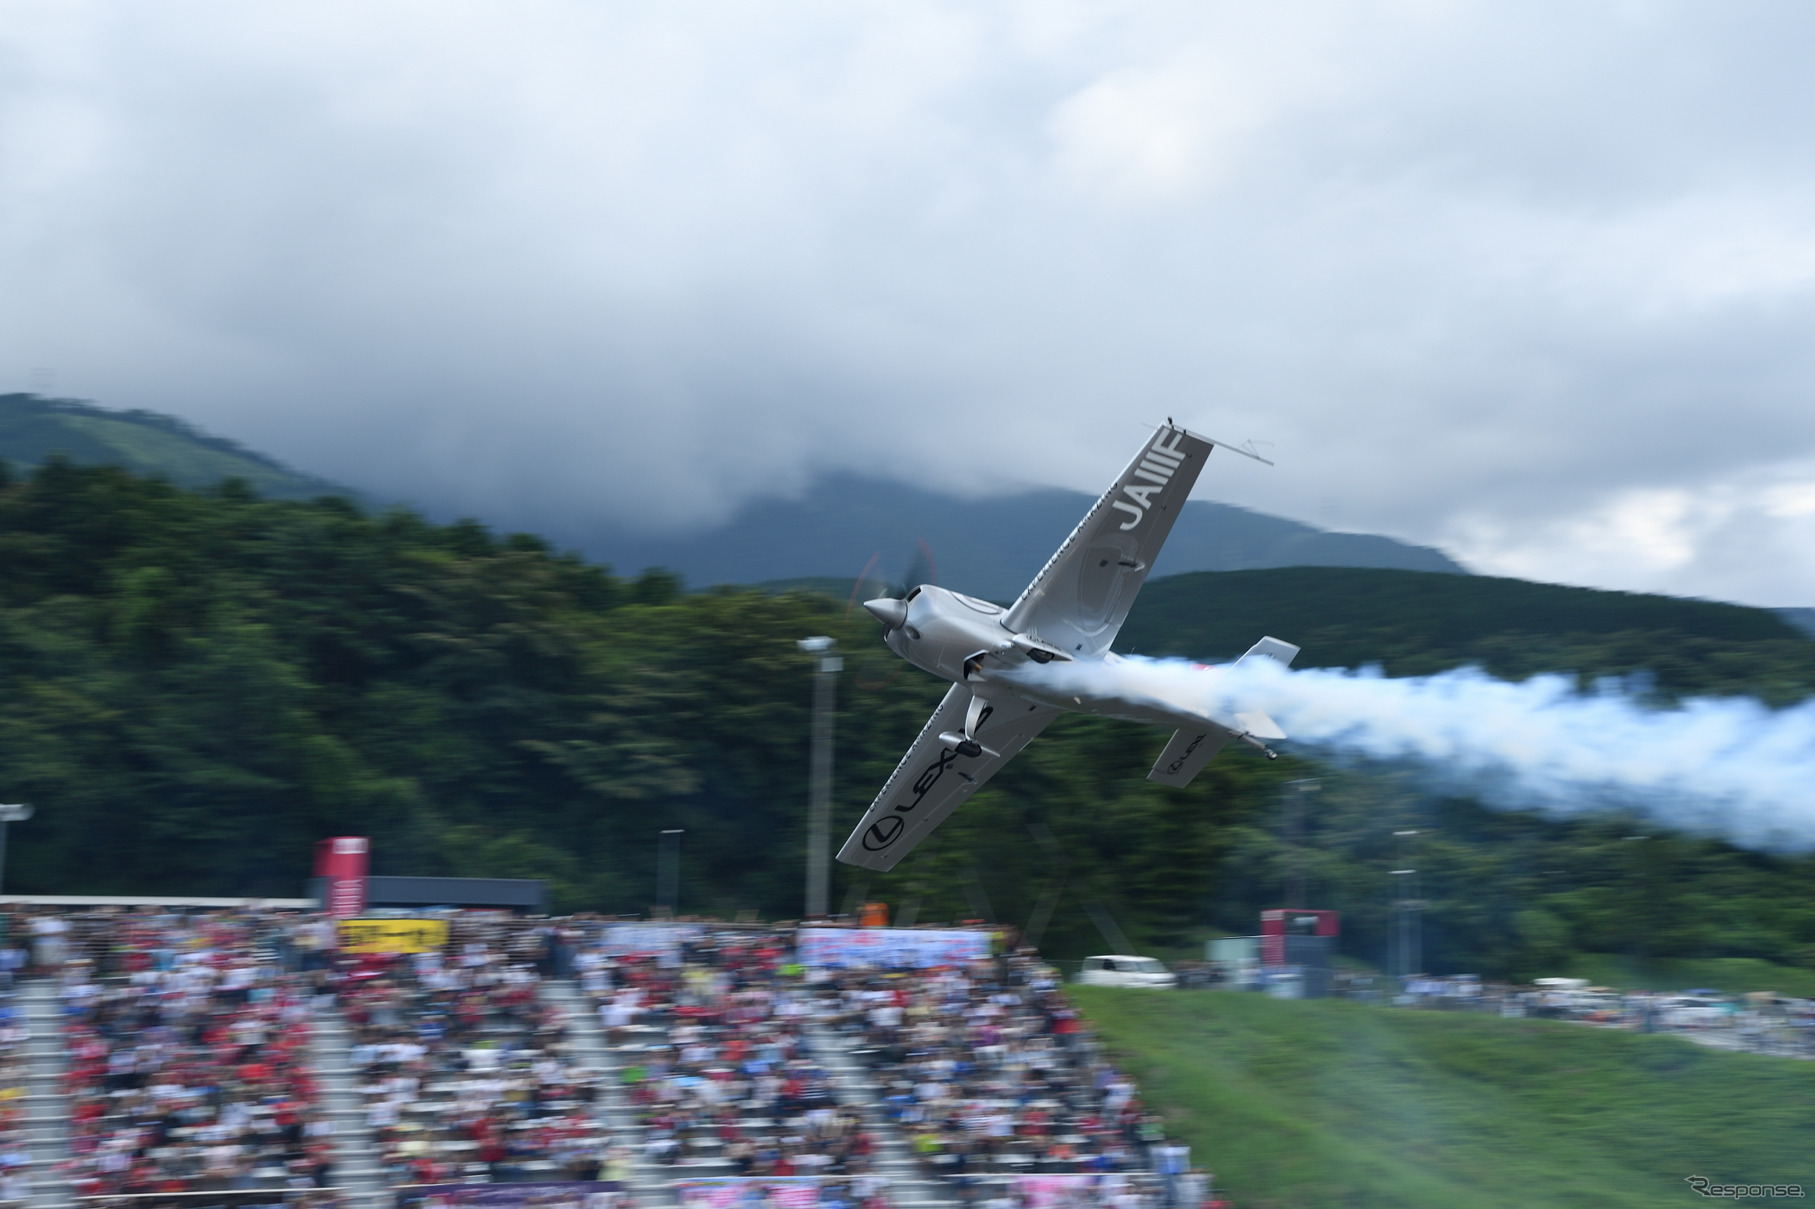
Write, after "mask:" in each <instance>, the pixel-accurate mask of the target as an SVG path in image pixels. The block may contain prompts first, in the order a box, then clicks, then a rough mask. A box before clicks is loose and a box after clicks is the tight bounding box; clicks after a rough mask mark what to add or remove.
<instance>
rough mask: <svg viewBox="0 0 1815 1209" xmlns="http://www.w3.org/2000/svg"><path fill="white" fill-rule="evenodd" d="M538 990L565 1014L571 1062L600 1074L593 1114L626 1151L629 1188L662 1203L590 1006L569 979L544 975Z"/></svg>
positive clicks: (618, 1072)
mask: <svg viewBox="0 0 1815 1209" xmlns="http://www.w3.org/2000/svg"><path fill="white" fill-rule="evenodd" d="M538 992H539V993H540V995H541V997H542V998H543V999H544V1000H545V1001H547V1002H549V1003H552V1004H554V1005H555V1006H557V1007H559V1008H560V1009H561V1010H562V1011H563V1012H565V1013H566V1015H567V1026H568V1029H569V1036H570V1038H571V1045H572V1055H573V1062H574V1065H576V1066H578V1067H580V1068H581V1069H583V1070H588V1071H596V1072H599V1073H600V1074H602V1075H604V1079H603V1080H602V1081H601V1088H600V1096H599V1099H598V1100H597V1101H596V1102H595V1103H594V1104H593V1115H594V1118H595V1119H597V1120H599V1121H601V1122H603V1123H604V1125H605V1126H606V1128H607V1129H609V1130H610V1131H611V1137H612V1143H613V1145H616V1146H622V1147H624V1148H625V1150H627V1151H628V1152H629V1154H630V1156H631V1158H630V1184H631V1188H632V1190H633V1191H634V1192H635V1193H636V1194H637V1197H638V1199H639V1200H641V1201H643V1202H645V1203H650V1202H652V1201H655V1200H657V1199H659V1200H661V1201H664V1202H665V1201H666V1200H667V1199H668V1198H667V1197H666V1196H661V1197H659V1198H658V1197H657V1196H656V1195H655V1193H656V1192H657V1190H658V1189H661V1188H663V1181H662V1180H661V1179H660V1178H658V1177H656V1176H655V1174H654V1173H653V1172H652V1170H651V1169H650V1167H649V1165H648V1164H647V1163H645V1162H644V1161H643V1127H642V1125H641V1124H639V1123H638V1122H637V1120H636V1115H635V1113H634V1112H632V1110H631V1107H630V1104H629V1103H628V1102H627V1100H626V1099H625V1096H624V1085H623V1082H622V1079H621V1069H620V1067H619V1065H618V1061H617V1058H616V1057H615V1056H614V1055H613V1054H612V1052H611V1047H610V1046H609V1045H607V1044H606V1041H605V1034H604V1032H603V1031H602V1030H601V1029H600V1028H599V1019H598V1017H597V1016H596V1015H595V1014H594V1013H593V1010H592V1005H591V1004H590V1003H588V1002H587V999H586V996H585V995H583V994H581V992H580V988H579V987H578V986H576V985H575V984H574V983H573V981H572V980H570V979H565V978H545V979H543V980H542V982H541V983H540V984H539V986H538Z"/></svg>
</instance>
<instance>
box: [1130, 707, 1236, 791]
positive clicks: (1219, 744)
mask: <svg viewBox="0 0 1815 1209" xmlns="http://www.w3.org/2000/svg"><path fill="white" fill-rule="evenodd" d="M1228 742H1229V732H1228V731H1226V730H1224V729H1223V728H1222V727H1220V726H1218V725H1216V724H1215V723H1214V722H1205V723H1202V724H1201V725H1197V724H1194V725H1191V726H1184V727H1180V728H1179V729H1178V730H1175V731H1173V732H1172V741H1171V742H1169V743H1167V744H1166V750H1165V751H1163V752H1161V753H1160V758H1159V759H1158V760H1155V761H1154V764H1153V771H1152V772H1150V773H1148V774H1147V779H1148V780H1149V781H1155V782H1157V783H1159V784H1161V785H1170V786H1172V787H1173V788H1174V789H1183V788H1184V787H1185V786H1187V785H1189V784H1191V778H1192V777H1195V776H1196V775H1197V774H1198V772H1199V771H1200V770H1201V769H1202V768H1203V767H1204V765H1206V764H1208V763H1209V762H1210V757H1211V756H1214V755H1215V754H1216V753H1217V752H1219V751H1221V750H1222V749H1223V747H1224V745H1226V744H1227V743H1228Z"/></svg>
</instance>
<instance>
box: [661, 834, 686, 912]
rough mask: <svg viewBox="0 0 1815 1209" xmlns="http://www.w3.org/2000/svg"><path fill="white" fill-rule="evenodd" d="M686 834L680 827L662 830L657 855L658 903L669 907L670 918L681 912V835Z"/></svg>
mask: <svg viewBox="0 0 1815 1209" xmlns="http://www.w3.org/2000/svg"><path fill="white" fill-rule="evenodd" d="M685 834H687V833H686V831H685V830H684V829H683V828H680V827H673V828H669V829H668V830H666V831H664V832H662V847H661V852H660V853H659V854H658V855H657V856H656V868H655V899H656V905H657V906H660V907H666V908H668V915H669V917H670V918H672V917H674V916H676V915H679V914H680V913H681V837H682V836H683V835H685Z"/></svg>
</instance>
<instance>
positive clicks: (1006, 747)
mask: <svg viewBox="0 0 1815 1209" xmlns="http://www.w3.org/2000/svg"><path fill="white" fill-rule="evenodd" d="M1218 446H1221V447H1222V448H1225V449H1228V450H1230V451H1231V452H1234V453H1239V454H1242V455H1243V456H1245V457H1251V458H1254V459H1255V460H1257V461H1262V462H1265V461H1266V459H1265V458H1262V457H1261V456H1260V455H1259V454H1257V453H1254V452H1253V451H1252V450H1249V449H1242V448H1239V447H1237V446H1233V445H1229V444H1227V443H1226V442H1223V441H1216V440H1212V439H1211V438H1209V437H1205V436H1199V435H1198V434H1196V433H1193V432H1189V431H1187V430H1186V429H1184V428H1181V427H1178V426H1177V425H1175V424H1174V423H1173V422H1172V421H1171V420H1167V422H1166V423H1165V425H1164V426H1162V427H1161V428H1160V429H1159V430H1158V432H1157V434H1156V435H1155V436H1154V438H1153V439H1152V440H1151V441H1149V442H1147V443H1146V444H1144V445H1143V446H1142V447H1141V451H1140V452H1139V453H1137V454H1135V456H1134V460H1133V461H1131V462H1129V463H1128V466H1127V468H1126V469H1125V470H1123V471H1122V473H1121V475H1120V477H1118V478H1117V479H1116V481H1115V482H1114V483H1112V484H1111V485H1110V487H1109V490H1108V491H1105V492H1104V493H1103V496H1102V498H1101V499H1099V500H1097V502H1096V504H1095V506H1093V507H1092V508H1091V509H1090V511H1089V512H1087V513H1085V514H1084V519H1083V520H1082V521H1081V522H1079V524H1078V527H1077V528H1076V529H1074V530H1073V531H1072V533H1071V536H1070V537H1068V538H1066V539H1065V542H1064V544H1063V545H1061V546H1060V547H1059V548H1058V550H1057V551H1056V552H1055V553H1054V554H1053V556H1052V557H1051V558H1050V559H1048V560H1047V563H1046V566H1045V567H1044V568H1042V569H1041V571H1040V573H1039V574H1038V575H1036V576H1034V579H1033V582H1032V583H1030V584H1028V585H1027V589H1026V590H1025V591H1024V592H1022V593H1021V595H1020V597H1019V598H1018V599H1017V600H1016V601H1015V602H1014V604H1012V605H1011V606H1009V607H1008V608H1007V609H1004V608H1002V607H1001V606H1000V605H997V604H992V603H991V602H989V601H987V600H979V599H977V598H976V597H974V596H965V595H963V594H961V593H958V592H953V591H950V590H948V589H945V588H941V587H938V586H936V585H934V584H921V585H920V586H918V587H916V588H914V589H913V590H912V591H910V592H908V593H907V594H906V595H905V596H903V597H900V598H898V599H897V598H885V599H879V600H870V601H865V602H864V606H863V607H864V608H865V609H867V610H869V612H870V613H871V614H872V615H873V616H874V617H875V618H876V619H877V620H878V621H880V622H881V623H882V627H883V642H884V643H885V644H886V645H887V646H888V648H889V649H890V650H891V651H894V652H895V653H896V654H897V655H899V656H901V657H902V658H903V659H905V660H907V661H908V662H909V663H911V664H913V665H914V666H915V667H917V668H920V669H921V670H923V671H927V672H931V673H932V674H933V675H935V676H940V677H943V678H944V679H946V680H950V681H951V682H952V687H951V688H950V689H949V690H948V691H947V692H946V694H945V699H944V700H943V701H941V702H940V703H939V708H938V709H936V710H934V711H933V716H932V717H931V718H930V719H928V721H927V724H926V726H925V727H924V728H922V730H921V732H920V736H919V737H918V738H917V739H915V740H914V744H913V746H912V747H910V748H908V751H907V755H905V756H903V757H902V760H901V763H900V764H898V765H897V766H896V768H895V771H894V773H893V774H892V775H891V776H890V777H889V779H888V782H887V783H886V784H885V785H884V786H883V787H882V792H881V793H880V794H878V795H877V796H876V800H875V801H874V802H872V803H871V804H870V808H869V810H868V811H866V812H865V813H864V816H863V818H862V820H861V821H859V823H858V824H857V828H856V830H854V831H852V832H851V838H850V839H848V840H846V841H845V845H844V847H843V848H842V849H840V850H839V853H838V859H839V860H840V861H843V862H844V863H845V864H848V865H856V866H859V867H860V868H864V869H871V870H875V871H876V872H879V873H883V872H887V871H888V870H890V869H893V868H894V867H895V865H896V864H897V863H898V862H899V861H900V860H901V858H902V857H904V856H906V855H907V854H908V853H909V852H912V851H913V850H914V848H915V847H916V846H917V845H919V843H920V842H921V841H922V840H924V839H926V837H927V836H928V835H930V834H931V833H932V832H933V830H934V828H936V827H938V826H939V824H940V823H942V822H944V821H945V820H946V818H947V817H948V816H950V815H951V813H952V812H953V811H954V810H956V809H957V808H958V807H959V806H960V805H961V804H962V803H963V802H964V801H965V800H966V799H967V798H969V797H970V796H971V795H972V794H974V793H976V792H977V790H979V789H981V788H983V786H984V783H985V782H987V781H988V780H989V779H990V778H991V777H993V776H995V775H996V773H998V772H1000V771H1001V770H1002V768H1003V766H1004V765H1006V764H1007V763H1008V762H1009V761H1010V760H1012V759H1013V758H1014V757H1015V756H1016V754H1018V753H1019V752H1020V751H1021V749H1022V748H1024V747H1026V746H1027V745H1028V743H1029V742H1031V741H1032V740H1033V738H1034V737H1035V736H1036V735H1038V734H1039V733H1040V732H1041V731H1042V730H1044V729H1045V728H1046V726H1047V724H1048V723H1050V722H1051V721H1052V720H1053V719H1054V718H1056V717H1058V716H1059V715H1060V714H1062V713H1065V712H1067V711H1070V712H1074V713H1084V714H1097V715H1101V716H1104V717H1110V718H1124V719H1129V720H1131V721H1136V722H1146V723H1151V724H1154V725H1159V726H1169V727H1172V728H1174V729H1173V734H1172V738H1171V740H1170V741H1169V742H1168V743H1167V744H1166V748H1165V750H1164V751H1162V752H1161V753H1160V758H1159V759H1158V761H1156V762H1155V763H1154V766H1153V771H1152V772H1150V773H1148V774H1147V776H1148V779H1149V780H1152V781H1157V782H1158V783H1160V784H1162V785H1170V786H1175V787H1182V786H1185V785H1189V784H1190V783H1191V780H1192V778H1193V777H1195V776H1196V775H1197V774H1198V772H1199V771H1200V770H1201V769H1202V768H1203V767H1204V766H1205V765H1206V764H1208V763H1209V762H1210V758H1211V757H1212V756H1214V755H1216V753H1217V752H1219V751H1221V750H1222V749H1223V748H1224V747H1225V746H1227V745H1228V744H1229V743H1230V742H1232V741H1240V742H1242V743H1245V744H1247V745H1249V746H1252V747H1254V748H1256V749H1258V750H1259V751H1260V752H1262V753H1263V754H1264V755H1266V756H1267V757H1268V758H1274V757H1275V755H1276V753H1275V752H1274V751H1273V750H1272V749H1271V748H1270V747H1268V746H1267V743H1268V742H1270V741H1275V740H1279V739H1283V738H1285V737H1286V736H1285V734H1284V732H1282V731H1281V730H1280V729H1279V727H1278V726H1277V725H1276V724H1275V723H1274V722H1273V721H1272V720H1271V719H1270V718H1268V717H1267V716H1266V715H1265V714H1261V713H1238V714H1235V715H1234V716H1232V717H1219V716H1215V715H1213V714H1212V713H1211V712H1209V711H1208V710H1206V709H1204V708H1202V707H1201V706H1199V705H1198V704H1197V703H1196V702H1195V700H1192V699H1181V697H1180V694H1179V693H1178V692H1177V691H1176V689H1174V688H1169V687H1168V686H1167V685H1164V684H1160V683H1158V682H1156V681H1154V679H1153V678H1152V677H1146V678H1144V677H1143V674H1142V673H1143V667H1142V665H1140V664H1138V663H1136V662H1135V661H1131V660H1125V659H1123V658H1122V657H1121V656H1119V655H1117V654H1115V653H1114V652H1113V651H1111V650H1110V649H1109V645H1110V643H1111V642H1113V641H1114V640H1115V636H1116V634H1117V632H1118V631H1119V630H1120V629H1121V628H1122V622H1123V621H1125V620H1126V619H1127V617H1128V610H1129V608H1130V607H1131V606H1132V605H1133V604H1134V598H1135V594H1136V593H1137V592H1139V591H1140V589H1141V585H1142V584H1144V583H1145V582H1146V581H1147V571H1148V569H1149V568H1150V567H1151V566H1152V565H1153V562H1154V559H1155V558H1157V557H1158V556H1159V552H1160V547H1161V546H1162V545H1163V544H1164V543H1165V541H1166V537H1167V535H1168V534H1169V533H1171V532H1172V525H1173V522H1174V521H1176V520H1177V519H1178V514H1179V512H1180V510H1181V509H1182V508H1183V507H1184V506H1185V499H1186V497H1187V496H1189V495H1190V494H1191V488H1192V486H1193V485H1194V484H1196V482H1197V476H1198V472H1199V471H1201V470H1202V469H1203V468H1204V463H1205V462H1206V461H1207V460H1208V459H1209V456H1210V452H1211V450H1213V449H1215V448H1217V447H1218ZM1268 464H1269V465H1271V463H1268ZM1298 649H1299V648H1297V647H1295V646H1293V645H1292V644H1291V643H1289V642H1282V641H1280V640H1279V639H1277V638H1262V639H1261V640H1260V641H1259V642H1257V643H1255V644H1254V646H1253V647H1252V648H1251V649H1250V650H1249V651H1248V653H1247V654H1245V655H1243V656H1242V657H1241V659H1239V660H1237V661H1236V663H1237V664H1238V665H1239V664H1242V663H1245V662H1247V661H1249V660H1273V661H1275V662H1276V663H1278V664H1279V665H1281V666H1290V665H1291V662H1292V659H1293V658H1294V657H1295V656H1296V655H1297V654H1298ZM1205 670H1207V671H1213V670H1215V669H1205Z"/></svg>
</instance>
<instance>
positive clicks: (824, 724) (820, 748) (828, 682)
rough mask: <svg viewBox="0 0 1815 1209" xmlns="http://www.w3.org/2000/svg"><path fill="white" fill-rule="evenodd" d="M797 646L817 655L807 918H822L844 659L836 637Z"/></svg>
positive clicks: (828, 880)
mask: <svg viewBox="0 0 1815 1209" xmlns="http://www.w3.org/2000/svg"><path fill="white" fill-rule="evenodd" d="M799 645H800V649H801V650H803V651H806V652H807V653H809V654H812V655H817V656H819V659H818V662H817V666H816V668H815V671H814V675H813V753H812V766H811V770H810V771H811V776H810V778H809V785H808V791H807V797H808V801H807V910H806V918H808V919H818V918H823V917H824V916H825V914H826V911H827V903H828V901H829V900H830V898H831V885H832V867H831V866H832V724H833V721H834V715H833V712H832V706H833V698H834V695H835V693H836V692H837V688H838V673H839V672H840V671H841V670H843V668H844V660H843V659H842V658H840V657H839V656H838V654H837V653H836V652H837V650H838V642H837V640H836V639H832V638H826V637H824V636H820V637H816V638H803V639H801V641H800V644H799Z"/></svg>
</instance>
